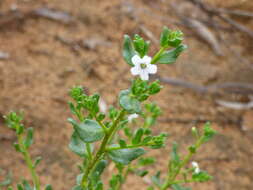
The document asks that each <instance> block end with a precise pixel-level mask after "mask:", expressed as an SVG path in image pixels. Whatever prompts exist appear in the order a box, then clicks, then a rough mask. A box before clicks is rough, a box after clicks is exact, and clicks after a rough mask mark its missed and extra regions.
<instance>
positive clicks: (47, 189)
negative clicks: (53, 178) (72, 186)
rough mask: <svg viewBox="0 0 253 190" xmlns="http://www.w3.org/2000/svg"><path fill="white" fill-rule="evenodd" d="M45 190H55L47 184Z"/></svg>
mask: <svg viewBox="0 0 253 190" xmlns="http://www.w3.org/2000/svg"><path fill="white" fill-rule="evenodd" d="M45 190H53V188H52V186H51V185H49V184H47V185H46V187H45Z"/></svg>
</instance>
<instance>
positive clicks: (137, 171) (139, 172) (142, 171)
mask: <svg viewBox="0 0 253 190" xmlns="http://www.w3.org/2000/svg"><path fill="white" fill-rule="evenodd" d="M134 173H135V174H136V175H138V176H140V177H144V176H145V175H147V174H148V171H147V170H135V172H134Z"/></svg>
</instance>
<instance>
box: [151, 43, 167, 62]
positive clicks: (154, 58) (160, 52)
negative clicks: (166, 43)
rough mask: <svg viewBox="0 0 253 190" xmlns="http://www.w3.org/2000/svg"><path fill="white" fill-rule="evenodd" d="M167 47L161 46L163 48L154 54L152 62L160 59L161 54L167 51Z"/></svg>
mask: <svg viewBox="0 0 253 190" xmlns="http://www.w3.org/2000/svg"><path fill="white" fill-rule="evenodd" d="M165 49H166V48H165V47H161V49H160V50H159V51H158V52H157V53H156V54H155V55H154V57H153V59H152V61H151V64H155V63H156V62H157V60H158V59H159V57H160V55H161V54H162V53H163V52H164V51H165Z"/></svg>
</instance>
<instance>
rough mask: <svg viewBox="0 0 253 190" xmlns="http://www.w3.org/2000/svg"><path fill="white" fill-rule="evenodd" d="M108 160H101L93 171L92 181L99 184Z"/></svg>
mask: <svg viewBox="0 0 253 190" xmlns="http://www.w3.org/2000/svg"><path fill="white" fill-rule="evenodd" d="M107 163H108V162H107V161H106V160H100V161H99V162H98V163H97V165H96V166H95V168H94V169H93V171H92V180H93V181H95V182H98V181H99V179H100V176H101V174H102V173H103V171H104V169H105V168H106V166H107Z"/></svg>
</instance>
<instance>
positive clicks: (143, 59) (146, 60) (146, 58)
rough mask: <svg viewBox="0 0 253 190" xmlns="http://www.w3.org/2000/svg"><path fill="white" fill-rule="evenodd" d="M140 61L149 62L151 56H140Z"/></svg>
mask: <svg viewBox="0 0 253 190" xmlns="http://www.w3.org/2000/svg"><path fill="white" fill-rule="evenodd" d="M142 61H143V62H144V63H146V64H149V63H151V57H149V56H147V55H145V56H144V57H143V58H142Z"/></svg>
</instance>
